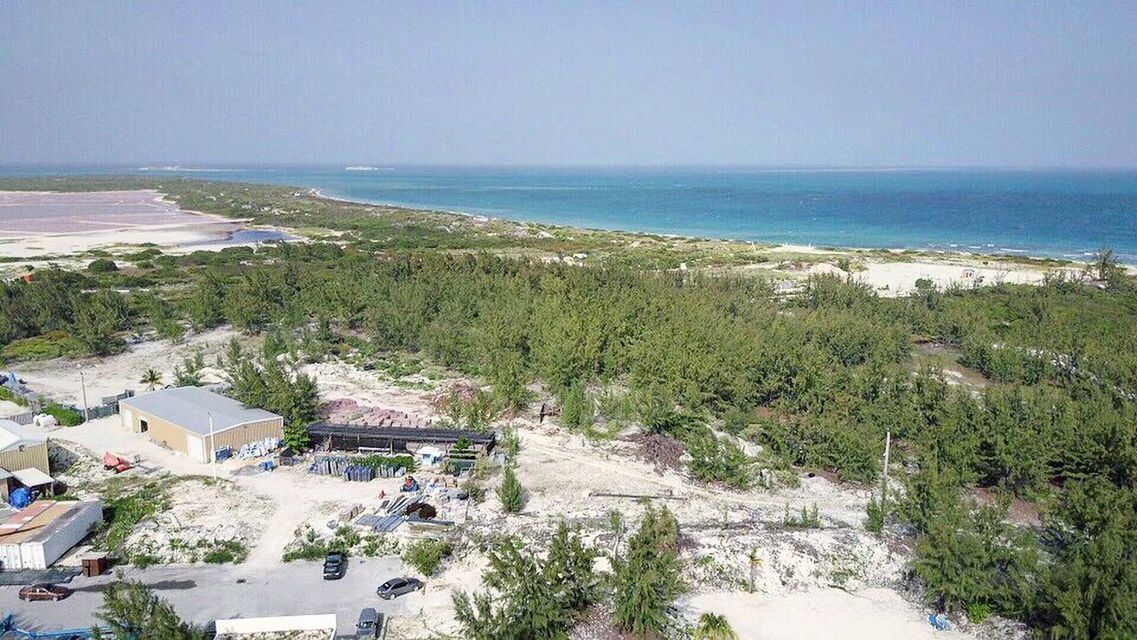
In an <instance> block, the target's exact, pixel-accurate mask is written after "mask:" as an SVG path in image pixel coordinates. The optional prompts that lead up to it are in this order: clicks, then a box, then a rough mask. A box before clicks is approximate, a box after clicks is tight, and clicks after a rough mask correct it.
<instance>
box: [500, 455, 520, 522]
mask: <svg viewBox="0 0 1137 640" xmlns="http://www.w3.org/2000/svg"><path fill="white" fill-rule="evenodd" d="M497 497H498V498H500V499H501V507H502V509H504V510H505V512H506V513H517V512H518V511H521V509H522V507H524V506H525V495H524V491H523V490H522V489H521V483H520V482H518V480H517V472H515V471H514V470H513V465H506V467H505V472H504V473H503V475H502V478H501V486H500V487H499V488H498V490H497Z"/></svg>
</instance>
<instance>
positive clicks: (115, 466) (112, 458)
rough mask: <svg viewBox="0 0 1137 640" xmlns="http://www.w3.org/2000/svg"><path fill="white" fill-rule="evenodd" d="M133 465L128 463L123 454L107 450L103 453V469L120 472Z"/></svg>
mask: <svg viewBox="0 0 1137 640" xmlns="http://www.w3.org/2000/svg"><path fill="white" fill-rule="evenodd" d="M133 466H134V465H133V464H131V463H130V461H129V460H127V459H126V458H125V457H124V456H120V455H118V454H115V453H111V452H110V451H107V452H106V453H104V454H103V469H104V470H105V471H114V472H115V473H122V472H123V471H126V470H127V469H130V468H131V467H133Z"/></svg>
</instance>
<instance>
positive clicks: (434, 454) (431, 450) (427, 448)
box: [415, 444, 446, 466]
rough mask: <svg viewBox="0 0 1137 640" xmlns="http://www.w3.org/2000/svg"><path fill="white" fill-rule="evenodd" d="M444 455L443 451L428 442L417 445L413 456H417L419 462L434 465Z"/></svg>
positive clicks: (440, 460)
mask: <svg viewBox="0 0 1137 640" xmlns="http://www.w3.org/2000/svg"><path fill="white" fill-rule="evenodd" d="M445 455H446V452H445V451H443V450H442V449H439V448H438V447H436V446H434V445H429V444H428V445H424V446H422V447H419V450H418V451H415V457H416V458H418V461H419V462H420V463H422V464H423V465H426V466H431V465H436V464H438V463H439V462H442V458H443V456H445Z"/></svg>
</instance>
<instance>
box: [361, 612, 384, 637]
mask: <svg viewBox="0 0 1137 640" xmlns="http://www.w3.org/2000/svg"><path fill="white" fill-rule="evenodd" d="M382 628H383V614H381V613H379V612H378V611H376V610H374V609H372V608H371V607H367V608H366V609H364V610H363V611H360V612H359V622H357V623H355V638H356V640H375V638H378V637H379V630H380V629H382Z"/></svg>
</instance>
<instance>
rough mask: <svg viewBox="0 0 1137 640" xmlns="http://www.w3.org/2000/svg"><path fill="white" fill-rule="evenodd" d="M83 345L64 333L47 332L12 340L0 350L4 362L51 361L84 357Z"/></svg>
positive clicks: (84, 348) (0, 356)
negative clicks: (53, 359)
mask: <svg viewBox="0 0 1137 640" xmlns="http://www.w3.org/2000/svg"><path fill="white" fill-rule="evenodd" d="M86 353H87V349H86V347H84V346H83V343H82V342H80V341H79V340H77V339H75V338H74V337H73V336H72V335H71V334H69V333H67V332H66V331H49V332H47V333H45V334H43V335H38V336H32V337H30V338H23V339H21V340H14V341H12V342H10V343H8V344H7V345H5V346H4V348H3V350H0V358H3V359H4V360H51V359H52V358H64V357H72V356H81V355H86Z"/></svg>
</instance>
